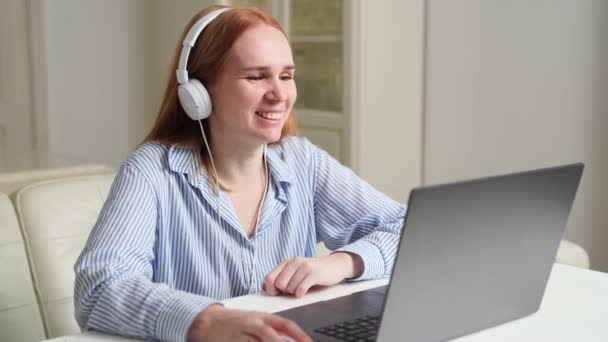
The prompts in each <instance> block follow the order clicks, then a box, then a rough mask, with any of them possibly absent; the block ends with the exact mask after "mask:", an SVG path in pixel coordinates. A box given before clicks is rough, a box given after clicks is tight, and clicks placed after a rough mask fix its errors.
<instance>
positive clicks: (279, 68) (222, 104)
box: [209, 24, 297, 145]
mask: <svg viewBox="0 0 608 342" xmlns="http://www.w3.org/2000/svg"><path fill="white" fill-rule="evenodd" d="M294 72H295V65H294V62H293V57H292V55H291V48H290V47H289V43H288V42H287V39H286V38H285V36H284V35H283V33H281V31H279V30H277V29H275V28H274V27H272V26H268V25H263V24H262V25H258V26H255V27H253V28H251V29H248V30H247V31H245V32H244V33H243V35H241V36H240V37H239V38H238V39H237V40H236V41H235V43H234V45H233V46H232V48H231V49H230V51H229V52H228V54H227V58H226V63H225V64H224V67H223V70H222V71H221V72H220V74H219V76H218V78H217V80H216V81H215V82H214V83H213V84H211V86H210V89H209V92H210V96H211V102H212V103H213V113H212V114H211V117H210V118H209V120H210V121H211V129H212V134H219V135H220V136H221V137H222V138H223V137H226V138H228V139H230V141H233V142H235V143H237V142H239V143H246V144H252V145H256V144H266V143H271V142H275V141H278V140H279V139H280V137H281V129H282V128H283V125H284V124H285V121H286V120H287V117H288V115H289V113H290V112H291V109H292V108H293V104H294V102H295V100H296V96H297V92H296V86H295V82H294V79H293V76H294Z"/></svg>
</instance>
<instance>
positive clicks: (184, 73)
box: [175, 7, 230, 84]
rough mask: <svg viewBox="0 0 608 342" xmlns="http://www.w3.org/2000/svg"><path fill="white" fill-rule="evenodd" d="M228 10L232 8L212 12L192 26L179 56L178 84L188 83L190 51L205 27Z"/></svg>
mask: <svg viewBox="0 0 608 342" xmlns="http://www.w3.org/2000/svg"><path fill="white" fill-rule="evenodd" d="M228 10H230V7H226V8H221V9H218V10H215V11H212V12H211V13H209V14H207V15H205V16H204V17H202V18H200V19H199V20H198V21H197V22H196V23H194V25H192V27H191V28H190V30H189V31H188V34H186V37H185V38H184V41H183V43H182V44H183V46H182V52H181V54H180V56H179V64H178V67H177V70H176V72H175V73H176V76H177V83H179V84H184V83H186V82H188V70H187V67H188V57H189V56H190V49H191V48H192V47H193V46H194V43H195V42H196V39H197V38H198V36H199V35H200V34H201V32H203V30H204V29H205V27H207V25H209V23H211V22H212V21H213V20H214V19H215V18H217V17H218V16H219V15H220V14H222V13H224V12H226V11H228Z"/></svg>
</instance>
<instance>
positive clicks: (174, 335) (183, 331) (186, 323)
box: [156, 291, 222, 341]
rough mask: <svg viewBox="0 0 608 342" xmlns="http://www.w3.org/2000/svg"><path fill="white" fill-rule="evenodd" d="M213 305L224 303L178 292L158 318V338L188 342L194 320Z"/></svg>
mask: <svg viewBox="0 0 608 342" xmlns="http://www.w3.org/2000/svg"><path fill="white" fill-rule="evenodd" d="M211 304H222V303H221V302H219V301H216V300H214V299H211V298H209V297H203V296H200V295H196V294H193V293H188V292H182V291H176V292H175V293H174V295H173V298H171V299H170V300H169V301H168V302H167V303H166V304H165V305H164V307H163V308H162V309H161V312H160V315H159V316H158V321H157V323H156V336H157V338H158V339H160V340H161V341H186V338H187V336H188V330H189V329H190V326H191V325H192V322H193V321H194V319H195V318H196V317H198V315H199V314H200V313H201V312H202V311H203V310H205V309H206V308H207V307H208V306H209V305H211Z"/></svg>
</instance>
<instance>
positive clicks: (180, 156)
mask: <svg viewBox="0 0 608 342" xmlns="http://www.w3.org/2000/svg"><path fill="white" fill-rule="evenodd" d="M180 42H183V44H181V43H180V45H179V46H178V49H177V52H176V54H175V58H174V61H173V70H176V77H171V78H170V80H169V82H168V85H167V88H166V91H165V97H164V99H163V102H162V105H161V108H160V111H159V115H158V118H157V120H156V123H155V125H154V127H153V129H152V131H151V132H150V133H149V134H148V136H147V138H146V139H145V141H144V143H143V144H142V145H141V146H140V147H139V148H138V149H137V151H135V152H134V153H133V154H132V155H131V156H130V157H129V158H128V159H127V160H126V161H125V162H124V163H123V165H122V167H121V168H120V170H119V172H118V175H117V176H116V180H115V182H114V184H113V186H112V190H111V191H110V194H109V196H108V198H107V201H106V204H105V205H104V208H103V209H102V211H101V213H100V216H99V219H98V221H97V223H96V225H95V227H94V228H93V230H92V232H91V235H90V237H89V240H88V241H87V243H86V245H85V248H84V250H83V252H82V254H81V255H80V257H79V259H78V261H77V262H76V265H75V271H76V285H75V295H74V298H75V308H76V317H77V321H78V323H79V325H80V327H81V328H82V329H84V330H89V329H90V330H101V331H107V332H111V333H114V334H121V335H128V336H136V337H143V338H152V339H160V340H171V341H183V340H185V339H186V338H187V339H189V340H196V341H198V340H202V339H205V340H209V341H233V340H250V339H255V340H264V341H266V340H271V341H280V340H284V337H285V336H287V337H290V338H292V339H295V340H297V341H309V340H310V339H309V337H308V336H306V334H305V333H303V332H302V330H301V329H300V328H299V327H298V326H297V325H296V324H295V323H293V322H291V321H288V320H286V319H284V318H281V317H278V316H274V315H269V314H263V313H257V312H244V311H240V310H233V309H228V308H224V307H223V306H221V305H220V301H221V300H222V299H226V298H230V297H235V296H240V295H244V294H248V293H255V292H258V291H261V290H263V291H265V292H266V293H267V294H268V295H278V294H287V295H294V296H297V297H301V296H303V295H305V294H306V293H307V292H308V291H309V289H310V288H311V287H313V286H316V285H323V286H329V285H334V284H337V283H339V282H341V281H343V280H345V279H357V280H358V279H372V278H379V277H384V276H387V275H388V274H389V273H390V272H391V270H392V264H393V260H394V253H395V251H396V244H397V241H398V237H399V233H400V228H401V227H402V225H403V219H404V216H405V207H404V206H403V205H402V204H399V203H397V202H395V201H393V200H391V199H390V198H389V197H387V196H385V195H384V194H382V193H380V192H379V191H377V190H375V189H374V188H373V187H371V186H370V185H369V184H367V183H366V182H364V181H363V180H361V179H360V178H358V177H357V176H356V175H355V173H354V172H352V170H350V169H348V168H346V167H345V166H343V165H341V164H340V163H339V162H338V161H337V160H335V159H334V158H332V157H331V156H330V155H329V154H328V153H327V152H325V151H323V150H321V149H320V148H318V147H317V146H315V145H313V144H311V143H310V142H309V141H308V140H306V139H305V138H299V137H295V136H293V131H294V128H295V126H294V115H293V113H292V108H293V107H294V103H295V101H296V98H297V91H296V84H295V82H294V76H295V70H296V66H295V64H294V60H293V56H292V52H291V47H290V45H289V42H288V40H287V37H286V35H285V32H284V30H283V28H282V27H281V26H280V25H279V24H278V23H277V21H276V20H275V19H274V18H272V17H271V16H270V15H268V14H267V13H265V12H263V11H262V10H260V9H255V8H226V7H223V6H212V7H210V8H207V9H204V10H202V11H200V12H199V13H197V14H196V15H195V16H194V17H193V18H192V19H191V20H190V22H189V24H188V25H187V27H186V30H185V31H184V33H183V35H182V38H181V39H180ZM182 45H183V46H182ZM318 241H322V242H323V243H324V244H325V246H326V247H327V248H328V249H330V250H331V251H332V253H331V254H329V255H325V256H320V257H318V256H317V255H316V252H315V250H316V248H315V247H316V244H317V242H318Z"/></svg>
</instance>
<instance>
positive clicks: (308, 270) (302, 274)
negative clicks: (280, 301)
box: [285, 261, 314, 294]
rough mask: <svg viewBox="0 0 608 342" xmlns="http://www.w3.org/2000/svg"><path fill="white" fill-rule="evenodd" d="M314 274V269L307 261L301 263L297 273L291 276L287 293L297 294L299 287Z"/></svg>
mask: <svg viewBox="0 0 608 342" xmlns="http://www.w3.org/2000/svg"><path fill="white" fill-rule="evenodd" d="M312 272H314V270H313V269H312V266H311V264H310V263H309V262H306V261H305V262H303V263H301V264H300V266H299V267H298V269H297V270H296V271H295V273H294V274H293V275H292V276H291V279H290V280H289V284H287V288H286V289H285V292H287V293H291V294H295V293H296V288H297V287H298V285H300V283H301V282H302V280H304V278H306V277H308V276H309V275H311V274H312Z"/></svg>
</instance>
